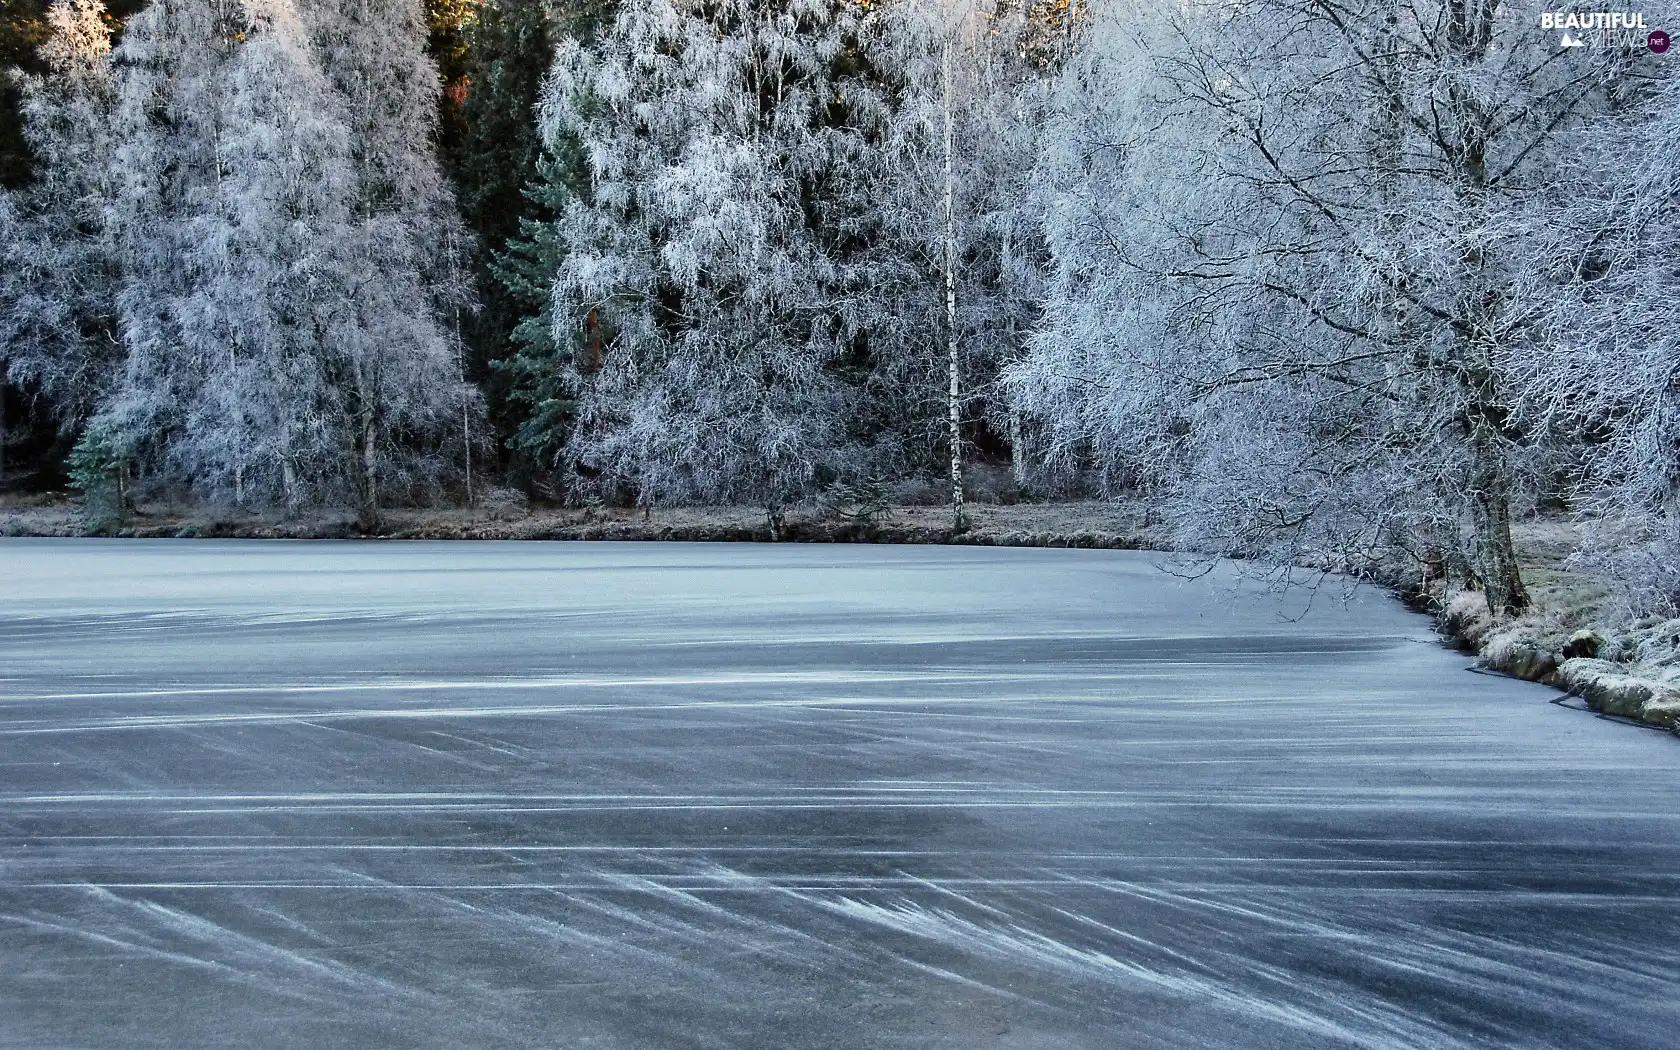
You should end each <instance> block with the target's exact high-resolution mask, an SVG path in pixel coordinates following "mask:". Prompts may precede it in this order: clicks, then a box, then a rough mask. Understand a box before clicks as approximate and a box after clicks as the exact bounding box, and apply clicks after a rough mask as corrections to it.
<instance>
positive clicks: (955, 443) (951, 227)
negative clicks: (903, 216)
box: [941, 40, 968, 532]
mask: <svg viewBox="0 0 1680 1050" xmlns="http://www.w3.org/2000/svg"><path fill="white" fill-rule="evenodd" d="M941 74H942V80H943V83H944V89H945V90H944V94H945V334H946V339H947V344H946V353H947V362H946V363H947V367H948V370H949V373H950V391H949V404H948V406H947V407H948V409H949V412H950V438H951V529H952V531H954V532H964V531H966V530H967V528H968V522H967V520H966V518H965V517H964V514H963V473H962V402H961V400H960V398H961V393H962V391H961V379H962V359H961V356H960V354H959V353H958V344H957V223H956V196H957V175H956V148H955V139H954V135H953V131H952V126H951V125H952V121H953V114H952V109H953V101H954V100H953V98H952V96H953V94H954V93H955V92H954V86H953V84H952V82H951V80H952V71H951V43H950V41H949V40H947V41H946V42H945V53H944V62H943V66H942V69H941Z"/></svg>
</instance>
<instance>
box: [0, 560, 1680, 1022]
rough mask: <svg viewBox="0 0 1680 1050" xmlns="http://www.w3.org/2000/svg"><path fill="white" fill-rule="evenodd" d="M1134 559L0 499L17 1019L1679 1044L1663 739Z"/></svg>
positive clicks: (1673, 773)
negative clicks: (569, 532) (4, 523)
mask: <svg viewBox="0 0 1680 1050" xmlns="http://www.w3.org/2000/svg"><path fill="white" fill-rule="evenodd" d="M1153 566H1154V562H1153V560H1152V558H1151V556H1148V555H1134V554H1124V553H1115V552H1104V551H1068V550H1020V549H987V548H971V549H965V548H916V547H833V546H830V547H806V546H757V545H752V546H709V545H691V546H676V545H664V544H635V545H617V544H571V545H564V544H535V543H532V544H494V543H489V544H465V543H461V544H399V543H382V544H352V543H321V544H313V543H262V544H258V543H232V542H202V543H200V542H183V541H166V542H155V543H153V542H139V541H136V542H125V541H86V542H83V541H57V540H0V1046H4V1047H7V1048H20V1047H49V1046H50V1047H89V1048H92V1047H124V1048H135V1047H159V1048H170V1050H175V1048H197V1047H206V1048H208V1047H217V1048H222V1047H240V1048H257V1047H300V1048H327V1047H378V1048H387V1047H389V1048H418V1047H425V1048H457V1047H459V1048H469V1047H496V1048H500V1047H532V1048H536V1047H542V1048H568V1050H570V1048H583V1047H599V1048H615V1050H617V1048H622V1050H632V1048H635V1050H646V1048H664V1047H696V1048H698V1047H716V1048H730V1050H736V1048H764V1050H781V1048H801V1050H803V1048H834V1050H842V1048H846V1050H851V1048H871V1050H873V1048H897V1047H918V1048H920V1047H942V1048H950V1050H977V1048H990V1047H1012V1048H1050V1047H1057V1048H1065V1047H1080V1048H1085V1047H1089V1048H1103V1050H1111V1048H1127V1050H1130V1048H1153V1047H1161V1048H1173V1050H1180V1048H1185V1047H1239V1048H1257V1047H1277V1048H1288V1050H1304V1048H1315V1047H1352V1046H1359V1047H1396V1048H1398V1047H1428V1048H1433V1050H1439V1048H1454V1047H1490V1046H1509V1047H1525V1048H1528V1047H1558V1048H1579V1047H1593V1048H1595V1050H1605V1048H1611V1047H1653V1048H1654V1047H1662V1048H1665V1050H1667V1048H1671V1047H1673V1046H1674V1045H1675V1041H1676V1038H1677V1035H1676V1033H1677V1032H1680V741H1676V740H1674V739H1673V738H1671V737H1668V736H1666V735H1663V734H1660V733H1657V732H1653V731H1648V730H1643V729H1638V728H1633V727H1629V726H1625V725H1618V724H1613V723H1610V722H1606V721H1603V720H1600V719H1597V718H1594V717H1592V716H1590V715H1587V714H1583V713H1580V712H1576V711H1570V710H1565V709H1563V708H1560V707H1557V706H1554V705H1552V704H1550V703H1548V702H1547V701H1548V700H1549V699H1551V698H1552V696H1553V695H1554V694H1553V693H1552V692H1551V691H1549V690H1547V689H1543V688H1541V687H1538V686H1533V685H1527V684H1523V683H1519V682H1515V681H1510V680H1505V679H1500V678H1494V677H1488V676H1477V675H1473V674H1469V673H1467V672H1466V671H1465V669H1464V668H1465V665H1466V664H1467V663H1468V662H1469V661H1468V660H1467V658H1465V657H1464V656H1462V655H1458V654H1454V653H1450V652H1447V651H1444V650H1442V649H1441V648H1439V647H1438V646H1436V645H1435V644H1434V643H1433V641H1432V640H1431V636H1430V635H1429V633H1428V625H1427V622H1426V621H1425V620H1424V619H1423V618H1421V617H1418V616H1414V615H1411V614H1409V613H1407V612H1405V611H1404V610H1403V609H1401V608H1400V607H1399V606H1398V605H1397V604H1395V603H1393V602H1391V601H1389V600H1388V599H1386V598H1384V597H1382V596H1381V595H1378V594H1375V593H1370V594H1366V595H1363V596H1362V597H1361V599H1360V600H1358V601H1356V602H1355V603H1354V604H1353V605H1351V606H1349V607H1343V606H1341V605H1340V604H1338V603H1337V602H1336V601H1334V600H1333V599H1330V598H1327V597H1321V598H1320V599H1319V600H1318V601H1317V602H1316V603H1315V604H1314V606H1313V608H1312V609H1311V610H1310V611H1309V612H1308V614H1307V615H1305V616H1299V615H1298V614H1299V613H1300V612H1301V608H1300V605H1301V603H1300V601H1299V600H1298V599H1297V600H1294V601H1293V602H1283V603H1280V602H1279V600H1278V599H1276V598H1273V597H1270V596H1264V595H1248V596H1242V595H1238V594H1236V593H1235V592H1234V591H1233V590H1232V589H1231V587H1230V585H1229V584H1228V583H1225V582H1221V581H1218V580H1201V581H1197V582H1194V583H1187V582H1184V581H1181V580H1178V579H1176V578H1173V577H1171V576H1168V575H1165V574H1163V573H1161V572H1160V571H1158V570H1157V569H1156V568H1154V567H1153ZM1290 617H1294V618H1290Z"/></svg>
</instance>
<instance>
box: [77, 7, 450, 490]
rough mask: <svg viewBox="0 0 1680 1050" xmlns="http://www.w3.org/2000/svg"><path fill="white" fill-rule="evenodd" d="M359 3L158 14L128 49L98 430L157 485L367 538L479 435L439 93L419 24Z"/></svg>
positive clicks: (134, 28) (136, 28)
mask: <svg viewBox="0 0 1680 1050" xmlns="http://www.w3.org/2000/svg"><path fill="white" fill-rule="evenodd" d="M352 4H353V5H354V6H350V7H346V8H344V9H339V8H337V7H334V8H332V9H331V10H321V9H317V10H314V11H309V12H303V13H300V12H299V11H298V10H297V9H296V8H295V7H293V6H292V5H291V3H290V2H289V0H246V2H244V3H241V4H235V3H231V2H225V0H223V2H215V0H159V2H158V3H155V4H154V5H153V6H152V7H151V8H149V9H147V11H146V12H144V13H143V14H142V15H141V16H139V17H138V18H136V19H135V20H134V21H133V23H131V24H130V26H129V28H128V31H127V33H126V34H125V36H124V40H123V44H122V46H121V48H120V49H119V58H120V59H121V61H122V67H123V69H124V77H123V81H122V87H121V109H120V113H119V128H120V133H121V135H122V142H121V145H120V147H119V151H118V167H119V170H120V171H121V172H122V174H123V176H124V186H123V191H122V193H121V194H120V197H119V200H118V203H117V206H116V207H115V208H114V209H113V215H114V216H115V220H116V228H117V231H118V242H119V244H120V245H121V261H122V266H123V278H124V280H123V291H122V294H121V297H120V303H121V313H122V326H123V337H124V343H125V347H126V350H127V356H126V361H125V364H124V369H123V374H122V382H121V384H120V386H119V387H118V389H117V390H116V391H115V393H114V394H113V396H112V397H111V398H110V399H109V400H108V402H107V403H106V405H105V406H104V408H103V410H102V411H101V413H100V415H99V417H98V418H97V419H96V420H95V425H96V428H97V429H98V431H99V433H100V435H101V439H102V440H107V439H108V444H109V445H110V447H112V448H114V449H115V450H117V452H118V454H120V455H122V456H125V457H127V458H131V459H133V460H135V461H136V462H138V463H140V464H141V465H142V466H143V467H145V468H147V469H148V470H149V471H150V473H151V476H152V477H153V479H154V480H155V481H157V482H159V483H162V484H178V485H184V486H188V487H190V488H192V489H193V490H194V491H195V492H197V493H198V494H199V495H201V496H204V497H208V498H212V499H217V500H231V501H232V502H235V503H238V504H246V505H252V506H265V505H284V506H292V507H295V506H299V505H301V504H304V503H318V502H329V501H330V502H341V501H350V502H352V503H353V504H354V505H355V506H356V507H357V508H358V509H359V511H360V514H361V516H362V517H363V519H364V520H369V519H371V518H372V517H374V516H375V515H376V514H377V510H378V505H379V498H380V493H381V491H382V489H384V488H387V487H400V488H401V489H407V488H408V487H410V486H412V485H415V484H425V483H428V482H430V481H431V479H433V478H435V477H436V476H437V474H438V473H439V470H440V469H441V463H440V461H439V458H438V453H439V451H440V449H442V448H444V447H445V446H446V445H448V444H451V443H452V444H453V445H454V447H455V448H457V449H460V448H461V440H460V435H462V432H463V431H462V428H463V426H470V423H471V414H472V412H473V411H474V402H473V399H472V397H471V395H470V391H469V390H468V388H467V387H466V386H465V384H464V383H463V382H462V379H461V374H460V361H459V359H458V356H457V354H456V347H455V344H454V342H453V339H452V335H451V325H450V321H451V318H450V317H449V315H448V313H447V311H448V309H449V307H450V306H451V305H453V303H454V302H456V301H458V300H457V299H455V298H451V297H452V296H456V295H457V290H458V289H459V287H460V281H459V278H458V276H457V275H458V272H459V271H458V267H457V264H456V262H455V259H454V257H453V256H452V255H451V249H452V248H454V247H455V246H456V245H457V244H458V243H459V237H458V233H457V231H458V225H457V221H456V220H455V218H454V215H453V209H452V206H451V204H450V202H449V198H448V195H447V192H446V191H444V189H443V187H442V183H441V179H440V178H439V177H438V174H437V170H436V166H435V163H433V162H432V161H431V158H430V155H429V153H428V152H427V151H428V143H429V138H428V130H429V128H430V127H431V121H433V120H435V108H434V105H435V97H436V96H435V91H436V77H435V75H433V76H430V77H428V76H427V73H426V70H427V69H428V66H427V64H426V61H425V59H424V54H423V52H421V50H420V47H419V40H421V39H423V37H422V30H421V29H420V27H419V25H418V20H417V19H410V20H408V21H404V20H403V19H401V18H398V17H395V16H393V15H391V13H390V12H383V11H374V10H370V9H368V8H366V6H365V5H360V4H355V0H352ZM376 18H387V21H386V23H385V24H384V26H383V30H382V32H375V31H374V29H373V27H372V26H371V25H369V24H368V23H369V21H370V20H372V19H376ZM345 48H352V49H355V50H357V52H358V53H357V54H355V55H354V56H349V55H346V54H342V53H337V51H335V49H338V50H342V49H345ZM328 69H332V70H334V74H333V75H329V73H328V72H327V70H328ZM409 95H413V96H415V97H413V98H409V97H407V96H409Z"/></svg>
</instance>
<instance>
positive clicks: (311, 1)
mask: <svg viewBox="0 0 1680 1050" xmlns="http://www.w3.org/2000/svg"><path fill="white" fill-rule="evenodd" d="M304 14H305V18H306V20H307V21H308V23H309V26H310V35H311V37H312V39H313V41H314V43H315V47H316V50H317V52H318V54H319V60H320V63H321V66H322V67H323V69H324V70H325V73H326V75H327V77H328V79H329V81H330V82H331V84H332V86H333V88H334V89H335V91H336V94H337V96H338V98H339V99H340V100H341V102H342V105H343V107H344V108H343V112H344V113H345V114H346V118H345V123H346V126H347V128H348V131H349V136H350V139H349V141H350V153H351V161H352V165H353V168H354V173H355V209H354V214H355V217H354V221H353V222H352V224H351V227H350V229H351V233H352V235H353V242H354V243H353V245H352V247H351V251H352V253H354V254H357V255H359V256H360V259H361V263H360V266H361V268H362V269H361V270H360V272H361V274H362V279H360V280H359V281H357V282H356V283H355V284H354V285H353V286H352V287H350V288H348V289H346V293H347V294H346V299H347V301H348V302H349V303H350V304H353V307H354V310H355V314H354V317H353V319H351V320H350V322H349V329H348V330H347V331H345V332H343V333H342V334H340V335H339V336H338V337H337V338H334V339H331V340H330V341H329V342H328V344H327V346H328V348H329V349H330V350H334V351H336V354H335V357H334V360H333V371H334V378H335V380H336V381H337V385H338V387H339V389H340V390H341V391H342V392H343V399H342V400H341V402H340V403H341V405H342V406H343V411H344V412H345V414H346V417H347V426H348V428H349V431H350V434H351V435H352V436H351V438H350V445H351V446H352V447H353V449H354V454H355V462H356V464H357V466H356V467H355V468H354V469H353V471H352V477H353V478H354V480H355V487H356V495H357V503H358V506H360V508H361V513H362V516H363V517H364V519H370V518H372V517H374V516H377V513H378V506H379V499H380V492H381V489H382V488H385V487H389V488H396V489H399V490H400V489H401V488H404V487H408V486H411V485H414V484H419V483H425V482H427V481H428V476H429V475H435V473H436V471H437V469H438V468H439V466H440V464H438V463H437V462H436V461H435V460H430V459H429V458H427V457H422V456H417V455H416V452H417V451H418V450H417V448H416V447H415V441H414V439H415V438H416V437H420V438H421V440H422V447H425V446H428V445H429V446H431V447H430V448H428V449H427V451H432V450H434V449H436V448H437V447H438V446H437V445H436V442H438V441H439V439H440V438H441V437H442V436H443V435H444V434H446V433H448V432H450V431H451V430H452V431H453V432H454V434H455V435H456V437H457V440H456V441H455V442H454V447H455V448H456V449H457V450H458V453H459V455H460V456H461V459H460V460H459V463H460V465H461V467H462V468H463V471H464V477H465V479H466V482H467V485H468V489H467V492H468V495H469V498H470V492H471V489H470V486H471V476H472V464H471V458H470V457H471V454H472V448H473V445H474V442H475V440H476V439H475V437H474V434H475V432H476V430H477V420H478V418H479V415H480V412H481V408H480V403H479V399H478V396H477V393H476V391H474V390H473V389H472V387H471V386H470V385H469V384H468V383H467V379H466V368H465V359H464V351H463V347H462V345H461V342H460V315H461V312H462V311H463V310H465V309H467V308H469V307H470V306H471V305H472V300H471V289H470V283H469V278H468V275H467V272H466V269H465V263H466V259H467V257H468V254H469V252H470V248H471V245H470V243H469V238H468V234H467V232H466V228H465V227H464V226H463V225H462V223H461V220H460V218H459V216H458V214H457V212H456V209H455V201H454V197H453V195H452V194H451V192H450V189H449V186H448V184H447V182H446V181H445V179H444V177H443V172H442V169H441V168H440V166H439V165H438V162H437V159H436V156H435V155H434V152H433V148H432V147H433V142H434V140H435V138H436V130H437V103H438V92H439V90H440V88H439V79H438V73H437V67H436V65H435V64H434V63H433V61H432V59H431V58H430V57H429V56H428V54H427V52H426V20H425V14H424V11H423V9H422V7H421V5H420V3H419V0H306V3H305V6H304Z"/></svg>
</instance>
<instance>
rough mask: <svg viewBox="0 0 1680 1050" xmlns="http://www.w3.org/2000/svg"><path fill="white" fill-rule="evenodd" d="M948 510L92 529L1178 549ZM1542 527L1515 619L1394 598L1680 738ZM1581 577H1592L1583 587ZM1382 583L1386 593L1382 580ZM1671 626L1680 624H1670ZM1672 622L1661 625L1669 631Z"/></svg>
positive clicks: (66, 525) (49, 517)
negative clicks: (1528, 603)
mask: <svg viewBox="0 0 1680 1050" xmlns="http://www.w3.org/2000/svg"><path fill="white" fill-rule="evenodd" d="M949 515H950V508H949V507H946V506H932V507H899V508H894V509H893V510H892V511H891V512H890V513H883V514H879V515H876V516H873V517H871V518H860V517H858V516H855V515H854V516H851V517H846V516H843V515H835V514H833V513H824V512H821V511H815V510H796V511H790V513H789V514H788V516H787V518H786V519H785V520H784V521H783V522H782V524H781V528H780V530H779V533H777V534H772V530H771V528H770V525H769V522H768V520H767V518H766V515H765V513H764V511H763V510H762V509H759V508H745V507H693V508H673V509H665V510H655V511H651V512H647V511H635V510H624V509H618V508H593V507H586V508H581V509H547V508H541V509H524V508H514V507H510V508H507V509H473V510H459V509H454V510H392V511H389V512H387V513H386V514H385V516H384V519H383V521H382V522H381V525H380V527H379V528H377V529H375V530H372V531H370V532H363V531H360V530H358V529H357V528H356V527H355V522H354V520H353V519H352V518H351V517H350V516H348V515H345V514H336V515H334V514H316V515H314V516H299V517H294V518H270V517H262V516H257V515H226V514H220V515H218V514H213V513H209V512H206V511H203V510H181V509H179V508H157V509H151V510H146V511H143V512H142V513H139V514H137V515H136V516H134V517H133V518H130V519H129V520H127V521H125V522H124V523H122V524H121V525H119V526H115V527H110V528H106V529H103V530H100V531H99V532H98V533H96V534H93V535H98V536H104V537H110V538H127V539H317V540H322V539H364V540H562V541H578V542H589V541H601V540H616V541H632V542H636V541H645V542H711V543H771V542H781V543H877V544H895V545H896V544H930V545H962V546H996V547H1050V548H1075V549H1085V550H1135V551H1159V552H1163V553H1167V552H1170V551H1171V550H1172V547H1171V545H1170V543H1169V542H1168V538H1167V537H1166V536H1165V534H1164V533H1163V532H1162V531H1160V529H1159V528H1158V527H1157V526H1156V525H1155V524H1154V523H1153V522H1152V521H1151V519H1150V517H1149V515H1148V514H1147V512H1145V511H1143V510H1142V509H1140V508H1138V507H1136V506H1131V505H1127V504H1118V503H1105V502H1095V501H1092V502H1069V503H1015V504H972V505H970V507H969V508H968V516H969V519H970V526H969V528H968V529H967V530H966V531H965V532H962V533H955V532H953V530H952V528H951V525H950V517H949ZM1542 524H1543V523H1536V524H1535V525H1534V526H1532V527H1531V530H1530V531H1531V536H1530V542H1529V543H1528V545H1527V546H1528V548H1529V551H1528V554H1529V557H1528V558H1527V559H1525V561H1527V562H1529V564H1525V566H1524V568H1525V571H1527V572H1529V573H1531V574H1532V575H1533V576H1534V577H1535V578H1536V580H1537V581H1543V582H1541V584H1540V586H1538V587H1537V588H1536V591H1537V592H1538V593H1537V596H1536V599H1537V600H1536V606H1535V608H1534V609H1533V610H1531V611H1530V612H1529V613H1527V614H1525V615H1524V616H1522V617H1519V618H1517V619H1515V620H1512V621H1506V622H1495V621H1493V619H1492V618H1491V617H1489V616H1488V615H1487V611H1486V605H1485V603H1483V602H1481V601H1480V598H1479V596H1478V595H1475V594H1474V593H1468V592H1467V593H1458V594H1441V593H1433V592H1432V593H1426V594H1412V595H1405V594H1401V593H1400V592H1398V591H1397V590H1396V589H1395V588H1393V587H1387V586H1385V588H1384V589H1386V590H1388V591H1389V592H1390V593H1394V594H1396V596H1397V597H1400V598H1401V600H1402V601H1404V602H1406V604H1407V605H1409V606H1410V607H1411V608H1413V609H1414V610H1416V611H1418V612H1420V613H1424V614H1427V615H1429V616H1430V617H1431V618H1432V619H1433V620H1434V623H1435V631H1436V633H1437V635H1439V636H1440V638H1441V641H1442V644H1444V645H1446V646H1448V647H1450V648H1454V649H1458V650H1459V651H1461V652H1464V653H1467V654H1470V655H1473V656H1475V657H1476V661H1477V667H1478V669H1481V670H1484V671H1487V672H1492V673H1498V674H1504V675H1509V676H1511V677H1514V678H1520V679H1523V680H1525V681H1530V682H1535V683H1538V684H1541V685H1546V686H1550V687H1552V688H1554V689H1557V690H1559V691H1560V692H1561V693H1563V694H1564V696H1563V697H1559V698H1558V700H1557V701H1554V702H1562V700H1563V699H1564V698H1565V697H1577V698H1579V699H1580V700H1582V701H1583V702H1584V703H1585V705H1586V709H1587V710H1590V711H1592V712H1595V713H1597V714H1599V715H1602V716H1605V717H1610V718H1615V719H1621V720H1626V721H1631V722H1635V723H1638V724H1641V725H1645V726H1650V727H1653V728H1660V729H1666V730H1670V731H1672V732H1675V733H1677V734H1680V689H1677V688H1676V685H1675V684H1674V683H1673V682H1672V681H1668V680H1664V678H1663V677H1660V675H1661V674H1662V669H1661V668H1655V667H1649V668H1648V667H1642V666H1640V665H1639V664H1637V663H1632V662H1628V661H1625V660H1624V661H1612V660H1606V659H1602V658H1601V653H1602V652H1603V651H1604V650H1605V648H1606V647H1607V645H1608V642H1609V640H1608V639H1607V638H1606V635H1607V634H1611V633H1613V632H1611V631H1609V630H1606V629H1605V626H1604V625H1603V624H1591V625H1585V626H1584V625H1583V624H1584V622H1585V621H1591V620H1593V619H1594V617H1595V615H1597V614H1601V613H1603V612H1604V609H1603V602H1602V596H1595V595H1594V594H1593V593H1592V589H1591V586H1590V581H1591V578H1590V577H1584V576H1581V575H1580V574H1575V573H1571V572H1568V571H1562V570H1561V569H1560V566H1562V565H1563V563H1564V559H1565V558H1566V553H1560V552H1566V548H1567V544H1560V543H1559V541H1558V536H1557V533H1558V529H1559V528H1560V526H1559V525H1558V524H1557V523H1555V522H1554V523H1544V524H1545V528H1544V529H1542V527H1541V526H1542ZM89 535H90V533H89V532H88V531H87V530H86V529H85V528H83V526H82V524H81V522H80V520H79V518H78V516H77V513H76V509H75V507H74V506H73V505H70V504H68V503H63V502H44V501H43V502H40V503H37V504H36V505H14V506H6V505H3V504H0V536H17V537H22V536H37V537H58V538H70V537H86V536H89ZM1582 581H1587V586H1585V587H1584V586H1583V582H1582ZM1373 585H1374V586H1383V585H1381V584H1376V583H1373ZM1667 624H1680V621H1668V622H1667ZM1667 624H1664V625H1661V626H1662V627H1664V628H1666V627H1667Z"/></svg>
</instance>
